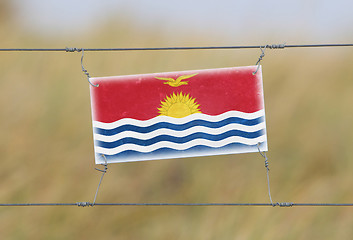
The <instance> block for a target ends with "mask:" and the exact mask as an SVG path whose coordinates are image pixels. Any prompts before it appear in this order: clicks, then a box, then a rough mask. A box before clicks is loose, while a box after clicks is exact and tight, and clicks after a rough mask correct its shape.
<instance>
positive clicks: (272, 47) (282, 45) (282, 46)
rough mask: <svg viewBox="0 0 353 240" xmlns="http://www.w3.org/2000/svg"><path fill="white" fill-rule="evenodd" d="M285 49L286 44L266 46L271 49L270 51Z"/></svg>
mask: <svg viewBox="0 0 353 240" xmlns="http://www.w3.org/2000/svg"><path fill="white" fill-rule="evenodd" d="M285 47H286V44H285V43H281V44H272V45H266V48H269V49H284V48H285Z"/></svg>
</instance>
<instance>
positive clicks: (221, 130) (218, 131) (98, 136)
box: [93, 122, 266, 142]
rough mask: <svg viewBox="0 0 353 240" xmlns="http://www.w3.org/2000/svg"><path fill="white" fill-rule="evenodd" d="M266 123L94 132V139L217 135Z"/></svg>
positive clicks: (257, 129) (247, 130) (258, 128)
mask: <svg viewBox="0 0 353 240" xmlns="http://www.w3.org/2000/svg"><path fill="white" fill-rule="evenodd" d="M265 128H266V124H265V122H262V123H259V124H257V125H254V126H246V125H241V124H238V123H232V124H229V125H226V126H223V127H220V128H209V127H205V126H194V127H191V128H189V129H185V130H183V131H176V130H172V129H166V128H161V129H156V130H155V131H152V132H148V133H138V132H133V131H125V132H121V133H118V134H115V135H112V136H105V135H101V134H97V133H96V134H94V135H93V136H94V140H96V141H102V142H115V141H117V140H119V139H123V138H127V137H131V138H136V139H141V140H147V139H151V138H154V137H157V136H160V135H168V136H172V137H186V136H189V135H191V134H193V133H197V132H202V133H207V134H212V135H219V134H222V133H225V132H228V131H231V130H240V131H244V132H256V131H259V130H261V129H265Z"/></svg>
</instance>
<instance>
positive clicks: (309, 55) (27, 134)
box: [0, 5, 353, 239]
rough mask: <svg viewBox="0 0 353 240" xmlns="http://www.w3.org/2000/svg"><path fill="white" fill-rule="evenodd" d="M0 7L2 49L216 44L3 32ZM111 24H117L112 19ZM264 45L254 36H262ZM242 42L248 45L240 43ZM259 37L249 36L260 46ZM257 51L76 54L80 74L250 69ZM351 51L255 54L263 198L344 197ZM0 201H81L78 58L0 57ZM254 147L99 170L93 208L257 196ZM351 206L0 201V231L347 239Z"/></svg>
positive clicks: (35, 235) (141, 34)
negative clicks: (262, 113)
mask: <svg viewBox="0 0 353 240" xmlns="http://www.w3.org/2000/svg"><path fill="white" fill-rule="evenodd" d="M8 12H9V11H8V10H7V9H6V8H5V5H4V6H2V7H1V8H0V35H1V47H2V48H6V47H9V48H10V47H24V48H25V47H30V48H32V47H33V48H36V47H39V48H45V47H60V48H63V47H65V46H69V47H86V48H89V47H136V46H138V47H154V46H171V45H173V46H176V45H179V46H193V45H195V46H197V45H218V43H220V42H221V39H220V38H219V37H215V36H200V35H198V36H194V35H192V34H186V35H184V36H181V37H180V38H178V39H175V40H170V39H168V37H167V36H165V35H164V33H163V32H161V31H160V30H159V29H148V31H147V30H145V31H142V30H141V29H138V28H136V27H135V26H134V23H133V21H130V20H129V19H119V21H114V22H112V23H110V24H107V25H106V26H104V27H102V28H100V29H101V30H100V32H95V33H94V35H93V36H92V34H91V33H87V34H83V35H82V36H81V37H79V38H77V37H76V38H74V40H71V41H67V39H58V38H56V39H54V38H45V37H43V36H35V35H33V34H31V33H28V32H25V31H23V30H20V29H16V28H15V27H14V25H13V24H12V22H11V15H9V14H7V13H8ZM117 22H119V24H117ZM264 40H265V39H264ZM252 43H253V42H251V44H252ZM264 43H265V42H261V44H264ZM259 54H260V51H259V50H246V51H243V50H241V51H239V50H234V51H232V50H227V51H180V52H114V53H113V52H104V53H92V52H87V53H86V54H85V60H84V65H85V67H86V69H87V70H88V71H89V72H90V74H91V75H92V76H111V75H124V74H137V73H150V72H167V71H177V70H189V69H206V68H218V67H232V66H247V65H253V64H254V63H255V62H256V61H257V59H258V56H259ZM352 57H353V50H352V49H350V48H331V49H329V48H323V49H286V50H272V51H271V50H268V51H267V52H266V57H265V58H264V61H263V79H264V88H265V89H264V90H265V104H266V118H267V129H268V140H269V152H268V157H269V160H270V168H271V187H272V188H271V189H272V197H273V199H274V201H276V202H285V201H288V202H309V203H310V202H331V203H344V202H353V192H352V191H351V189H352V187H351V182H352V181H353V175H352V170H353V162H352V161H351V159H352V155H353V153H352V151H351V147H350V146H351V145H352V144H353V129H352V128H353V127H352V121H353V119H352V118H353V114H352V113H351V111H353V110H352V109H351V108H352V107H351V106H352V102H353V95H352V91H353V81H352V76H353V69H352V68H351V62H352ZM0 74H1V81H0V99H1V112H0V130H1V133H2V134H1V137H0V152H1V154H2V157H1V160H2V161H1V167H0V180H1V181H0V186H1V191H0V199H1V200H0V201H1V203H26V202H78V201H93V197H94V193H95V190H96V187H97V184H98V181H99V178H100V173H99V172H97V171H95V170H94V167H95V165H94V154H93V142H92V138H93V137H92V130H91V113H90V103H89V85H88V83H87V81H86V79H85V77H84V75H83V73H82V72H81V69H80V54H79V53H48V52H43V53H38V52H36V53H6V52H1V53H0ZM268 201H269V200H268V195H267V183H266V174H265V168H264V161H263V158H262V157H261V156H260V155H259V154H256V153H254V154H242V155H230V156H220V157H202V158H192V159H179V160H163V161H147V162H138V163H123V164H112V165H110V166H109V169H108V173H107V174H106V175H105V177H104V180H103V184H102V186H101V188H100V192H99V195H98V199H97V202H237V203H238V202H239V203H240V202H268ZM352 226H353V219H352V210H351V209H350V208H338V207H337V208H334V207H331V208H325V207H322V208H309V207H301V208H300V207H296V208H265V207H94V208H78V207H2V208H0V237H1V239H98V238H99V239H350V237H351V236H352V234H353V230H352V229H353V228H352Z"/></svg>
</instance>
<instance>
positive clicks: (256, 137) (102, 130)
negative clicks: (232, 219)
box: [93, 110, 267, 164]
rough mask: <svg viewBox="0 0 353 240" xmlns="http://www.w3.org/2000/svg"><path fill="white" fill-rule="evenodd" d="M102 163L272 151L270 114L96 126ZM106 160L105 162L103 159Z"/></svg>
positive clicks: (231, 113)
mask: <svg viewBox="0 0 353 240" xmlns="http://www.w3.org/2000/svg"><path fill="white" fill-rule="evenodd" d="M93 129H94V142H95V153H96V163H97V164H100V163H104V160H105V159H104V157H105V158H106V159H107V161H108V163H113V162H128V161H142V160H156V159H168V158H184V157H197V156H209V155H221V154H235V153H246V152H255V151H258V149H257V144H258V143H261V145H260V149H261V150H262V151H267V137H266V123H265V116H264V111H263V110H260V111H258V112H254V113H243V112H238V111H229V112H226V113H223V114H221V115H217V116H210V115H206V114H199V113H198V114H192V115H189V116H187V117H184V118H171V117H165V116H158V117H155V118H153V119H149V120H146V121H140V120H135V119H127V118H126V119H121V120H119V121H116V122H113V123H101V122H93ZM103 155H104V157H103Z"/></svg>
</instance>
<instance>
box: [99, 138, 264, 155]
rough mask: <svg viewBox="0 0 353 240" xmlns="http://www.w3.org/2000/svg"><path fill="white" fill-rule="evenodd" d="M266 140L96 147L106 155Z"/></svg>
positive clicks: (246, 139)
mask: <svg viewBox="0 0 353 240" xmlns="http://www.w3.org/2000/svg"><path fill="white" fill-rule="evenodd" d="M264 141H266V135H262V136H260V137H257V138H254V139H248V138H243V137H238V136H232V137H229V138H225V139H223V140H221V141H211V140H207V139H194V140H192V141H190V142H186V143H181V144H180V143H173V142H166V141H161V142H158V143H155V144H152V145H150V146H139V145H135V144H124V145H121V146H119V147H116V148H102V147H95V152H96V153H99V154H106V155H115V154H118V153H121V152H123V151H126V150H132V151H137V152H141V153H148V152H152V151H154V150H157V149H160V148H171V149H175V150H186V149H188V148H191V147H194V146H207V147H213V148H218V147H223V146H225V145H227V144H230V143H242V144H246V145H255V144H257V143H259V142H264Z"/></svg>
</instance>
